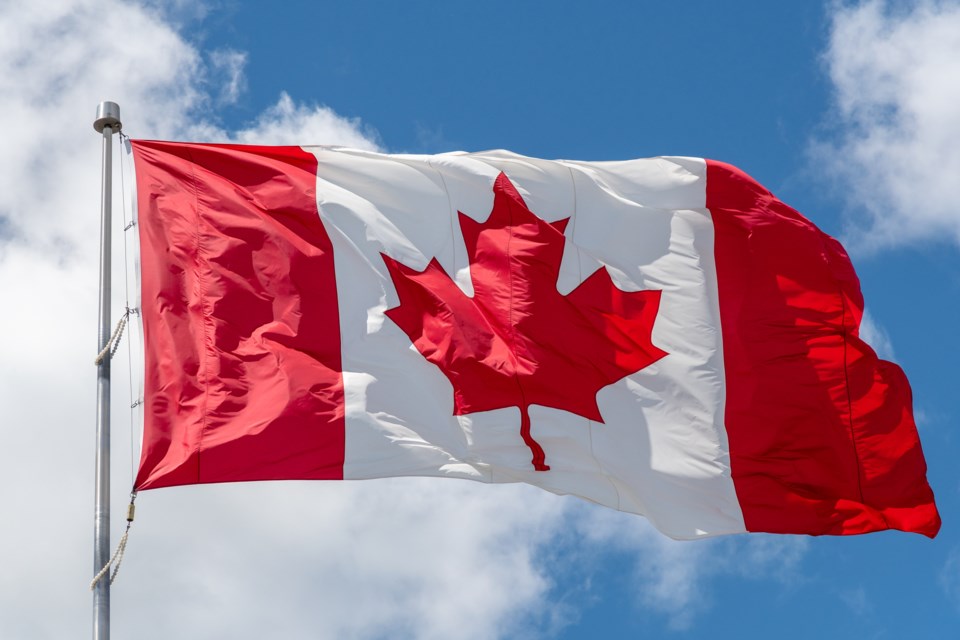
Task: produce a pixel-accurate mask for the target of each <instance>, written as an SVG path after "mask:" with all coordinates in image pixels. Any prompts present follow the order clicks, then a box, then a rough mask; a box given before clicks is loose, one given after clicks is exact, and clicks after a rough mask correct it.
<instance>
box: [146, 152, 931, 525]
mask: <svg viewBox="0 0 960 640" xmlns="http://www.w3.org/2000/svg"><path fill="white" fill-rule="evenodd" d="M133 149H134V158H135V167H136V174H137V193H138V211H139V213H138V216H139V217H138V225H139V230H140V265H141V273H142V276H141V292H142V300H143V302H142V310H141V314H142V320H143V325H144V334H145V392H144V393H145V395H144V410H145V411H144V413H145V417H144V432H143V446H142V453H141V460H140V467H139V471H138V474H137V478H136V481H135V488H136V489H138V490H143V489H152V488H159V487H166V486H173V485H184V484H196V483H212V482H233V481H248V480H276V479H318V480H339V479H361V478H381V477H396V476H436V477H453V478H466V479H472V480H478V481H482V482H497V483H500V482H525V483H529V484H533V485H536V486H539V487H542V488H544V489H546V490H548V491H551V492H554V493H558V494H571V495H576V496H579V497H581V498H585V499H587V500H590V501H593V502H596V503H599V504H602V505H607V506H610V507H613V508H615V509H619V510H622V511H627V512H632V513H637V514H642V515H644V516H645V517H647V518H648V519H649V520H650V521H651V522H652V523H653V524H654V525H655V526H656V527H657V528H658V529H659V530H661V531H662V532H664V533H666V534H667V535H670V536H672V537H675V538H696V537H701V536H707V535H718V534H727V533H735V532H744V531H766V532H776V533H806V534H814V535H818V534H855V533H865V532H870V531H877V530H883V529H899V530H904V531H913V532H919V533H922V534H925V535H928V536H934V535H935V534H936V533H937V531H938V529H939V526H940V520H939V516H938V514H937V510H936V507H935V505H934V500H933V494H932V492H931V490H930V487H929V485H928V484H927V481H926V466H925V462H924V459H923V454H922V452H921V448H920V441H919V438H918V435H917V429H916V426H915V423H914V420H913V417H912V400H911V392H910V387H909V384H908V382H907V380H906V378H905V377H904V375H903V373H902V371H901V370H900V368H899V367H897V366H896V365H894V364H892V363H889V362H884V361H881V360H879V359H878V358H877V356H876V354H875V353H874V351H873V350H872V349H871V348H870V347H869V346H868V345H867V344H866V343H864V342H863V341H862V340H861V339H860V338H859V335H858V330H859V325H860V320H861V317H862V314H863V300H862V297H861V293H860V287H859V282H858V280H857V277H856V275H855V273H854V271H853V268H852V266H851V263H850V260H849V258H848V257H847V255H846V253H845V252H844V250H843V248H842V247H841V246H840V244H839V243H838V242H836V241H835V240H834V239H832V238H830V237H829V236H827V235H826V234H824V233H823V232H821V231H820V230H819V229H817V228H816V227H815V226H814V225H813V224H811V223H810V222H809V221H808V220H807V219H806V218H804V217H803V216H801V215H800V214H799V213H797V212H796V211H794V210H793V209H791V208H790V207H788V206H787V205H785V204H783V203H782V202H780V201H779V200H777V198H776V197H775V196H773V195H772V194H771V193H770V192H769V191H768V190H766V189H765V188H763V187H762V186H760V185H759V184H758V183H757V182H755V181H754V180H753V179H751V178H750V177H749V176H747V175H746V174H745V173H743V172H742V171H740V170H738V169H736V168H734V167H732V166H730V165H727V164H723V163H719V162H714V161H710V160H702V159H696V158H680V157H661V158H648V159H639V160H629V161H619V162H575V161H546V160H540V159H535V158H528V157H524V156H520V155H516V154H512V153H509V152H505V151H491V152H484V153H449V154H441V155H433V156H426V155H385V154H379V153H373V152H368V151H358V150H350V149H342V148H330V147H303V148H301V147H256V146H240V145H213V144H185V143H173V142H155V141H134V142H133Z"/></svg>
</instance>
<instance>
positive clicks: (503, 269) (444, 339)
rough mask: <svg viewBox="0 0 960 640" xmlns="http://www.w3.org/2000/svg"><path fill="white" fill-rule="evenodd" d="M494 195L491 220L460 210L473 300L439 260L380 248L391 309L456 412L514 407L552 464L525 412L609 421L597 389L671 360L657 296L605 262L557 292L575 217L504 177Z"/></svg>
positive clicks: (538, 461) (538, 463)
mask: <svg viewBox="0 0 960 640" xmlns="http://www.w3.org/2000/svg"><path fill="white" fill-rule="evenodd" d="M493 193H494V198H493V211H492V212H491V214H490V217H489V218H488V219H487V221H486V222H483V223H479V222H475V221H474V220H473V219H472V218H469V217H467V216H465V215H464V214H463V213H459V217H460V228H461V230H462V232H463V239H464V242H465V244H466V247H467V253H468V256H469V260H470V275H471V278H472V280H473V287H474V295H473V297H469V296H467V295H466V294H464V293H463V291H462V290H461V289H460V288H459V287H458V286H457V285H456V284H455V283H454V282H453V280H451V279H450V277H449V276H448V275H447V273H446V272H445V271H444V270H443V267H441V266H440V263H439V262H437V260H436V258H434V259H433V260H431V261H430V264H428V265H427V268H426V269H424V270H423V271H422V272H417V271H415V270H413V269H411V268H410V267H407V266H406V265H403V264H401V263H399V262H397V261H396V260H393V259H392V258H390V257H388V256H386V255H384V256H383V260H384V262H385V263H386V265H387V269H388V270H389V271H390V276H391V278H392V279H393V284H394V286H395V287H396V290H397V293H398V294H399V296H400V305H399V306H397V307H396V308H394V309H390V310H388V311H387V312H386V313H387V316H389V317H390V319H391V320H393V321H394V322H395V323H396V324H397V326H399V327H400V328H401V329H402V330H403V331H404V333H406V334H407V336H409V338H410V340H411V341H412V342H413V344H414V345H415V346H416V348H417V349H418V350H419V351H420V353H421V354H423V357H424V358H426V359H427V360H429V361H430V362H432V363H433V364H435V365H437V366H438V367H440V370H441V371H443V373H444V374H445V375H446V376H447V378H448V379H449V380H450V383H451V384H452V385H453V395H454V415H463V414H467V413H473V412H475V411H490V410H493V409H502V408H505V407H518V408H519V409H520V416H521V418H520V434H521V436H522V437H523V440H524V442H525V443H526V444H527V446H528V447H530V450H531V452H532V453H533V466H534V468H535V469H537V470H538V471H546V470H548V469H549V468H550V467H549V466H547V465H546V464H545V461H544V458H545V456H544V452H543V449H542V448H541V447H540V445H539V444H538V443H537V441H536V440H534V439H533V436H532V435H531V434H530V416H529V413H528V407H529V406H530V405H531V404H536V405H540V406H544V407H552V408H554V409H561V410H565V411H569V412H571V413H575V414H577V415H579V416H582V417H584V418H587V419H589V420H594V421H596V422H601V423H602V422H603V417H602V416H601V415H600V408H599V407H598V406H597V392H598V391H600V389H602V388H603V387H605V386H607V385H609V384H612V383H614V382H616V381H618V380H620V379H621V378H623V377H625V376H628V375H630V374H632V373H635V372H636V371H639V370H640V369H642V368H644V367H646V366H648V365H650V364H652V363H654V362H656V361H657V360H659V359H660V358H662V357H663V356H665V355H666V352H664V351H661V350H660V349H658V348H657V347H655V346H654V345H653V342H652V341H651V332H652V330H653V323H654V320H655V319H656V316H657V310H658V308H659V306H660V293H661V292H660V291H634V292H625V291H622V290H620V289H618V288H617V287H616V286H615V285H614V284H613V281H612V280H611V279H610V274H609V273H607V270H606V268H601V269H599V270H597V271H596V272H594V273H593V274H592V275H591V276H590V277H588V278H587V279H586V280H584V281H583V282H582V283H581V284H580V285H579V286H578V287H577V288H576V289H574V290H573V291H571V292H570V293H569V294H568V295H566V296H564V295H561V294H560V292H559V291H557V284H556V283H557V277H558V275H559V269H560V259H561V257H562V255H563V245H564V242H565V238H564V235H563V231H564V229H565V228H566V226H567V222H569V218H567V219H565V220H560V221H558V222H554V223H548V222H545V221H543V220H541V219H540V218H538V217H537V216H536V215H534V214H533V213H532V212H531V211H530V210H529V209H528V208H527V205H526V203H524V201H523V198H522V197H521V196H520V194H519V193H518V192H517V189H516V187H514V186H513V184H512V183H511V182H510V180H509V179H508V178H507V177H506V175H504V174H503V173H501V174H500V175H499V176H498V177H497V179H496V182H495V183H494V185H493Z"/></svg>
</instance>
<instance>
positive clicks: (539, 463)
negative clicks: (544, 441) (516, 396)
mask: <svg viewBox="0 0 960 640" xmlns="http://www.w3.org/2000/svg"><path fill="white" fill-rule="evenodd" d="M520 435H521V436H523V441H524V442H526V443H527V446H528V447H530V451H531V452H533V460H532V462H533V468H534V469H536V470H537V471H550V465H548V464H544V461H545V460H546V458H547V454H546V453H544V452H543V447H541V446H540V443H539V442H537V441H536V440H534V439H533V436H532V435H530V411H529V407H528V406H527V405H521V406H520Z"/></svg>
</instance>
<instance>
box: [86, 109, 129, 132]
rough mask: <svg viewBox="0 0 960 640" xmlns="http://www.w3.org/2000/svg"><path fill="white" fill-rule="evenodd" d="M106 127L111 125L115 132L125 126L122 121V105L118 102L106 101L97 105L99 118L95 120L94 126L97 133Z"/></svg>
mask: <svg viewBox="0 0 960 640" xmlns="http://www.w3.org/2000/svg"><path fill="white" fill-rule="evenodd" d="M106 127H110V129H111V131H112V132H113V133H117V132H118V131H120V129H121V128H122V127H123V124H122V123H121V122H120V105H118V104H117V103H116V102H110V101H104V102H101V103H100V104H99V105H97V119H96V120H94V121H93V128H94V129H96V130H97V133H103V130H104V128H106Z"/></svg>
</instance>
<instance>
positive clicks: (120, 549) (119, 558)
mask: <svg viewBox="0 0 960 640" xmlns="http://www.w3.org/2000/svg"><path fill="white" fill-rule="evenodd" d="M136 499H137V492H136V491H134V492H133V493H131V494H130V504H129V505H128V506H127V528H126V529H125V530H124V532H123V535H122V536H121V537H120V542H119V544H117V550H116V551H114V552H113V555H112V556H110V559H109V560H107V564H105V565H103V568H102V569H100V571H99V572H98V573H97V575H95V576H94V577H93V580H91V581H90V591H93V590H94V589H96V588H97V583H98V582H100V580H102V579H103V578H104V576H106V575H107V573H108V572H110V567H111V566H113V572H112V573H110V584H113V581H114V580H116V579H117V574H118V573H120V563H121V562H123V553H124V551H126V550H127V540H128V538H129V537H130V525H132V524H133V516H134V514H135V513H136V508H135V507H134V504H133V503H134V501H135V500H136Z"/></svg>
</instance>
